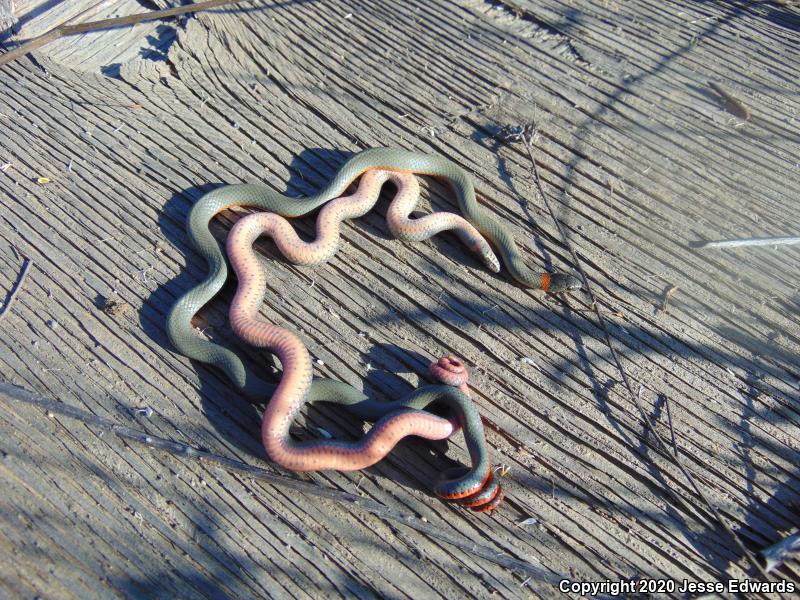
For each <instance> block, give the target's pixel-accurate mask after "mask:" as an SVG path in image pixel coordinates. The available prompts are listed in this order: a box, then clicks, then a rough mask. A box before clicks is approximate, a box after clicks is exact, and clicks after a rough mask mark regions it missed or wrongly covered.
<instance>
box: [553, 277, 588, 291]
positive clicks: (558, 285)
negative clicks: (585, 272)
mask: <svg viewBox="0 0 800 600" xmlns="http://www.w3.org/2000/svg"><path fill="white" fill-rule="evenodd" d="M582 287H583V284H582V283H581V280H580V279H578V278H577V277H575V275H570V274H569V273H552V274H551V275H550V284H549V285H548V286H547V291H548V292H550V293H551V294H558V293H560V292H569V291H572V290H579V289H581V288H582Z"/></svg>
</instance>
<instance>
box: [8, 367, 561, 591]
mask: <svg viewBox="0 0 800 600" xmlns="http://www.w3.org/2000/svg"><path fill="white" fill-rule="evenodd" d="M0 399H3V400H8V399H12V400H16V401H18V402H24V403H26V404H30V405H33V406H38V407H39V408H41V409H43V410H45V411H46V412H48V413H50V414H59V415H63V416H65V417H69V418H71V419H77V420H79V421H81V422H82V423H83V424H85V425H90V426H93V427H99V428H101V429H102V430H104V431H110V432H112V433H114V434H116V435H118V436H119V437H121V438H124V439H126V440H131V441H134V442H138V443H141V444H144V445H145V446H148V447H150V448H154V449H157V450H164V451H166V452H169V453H170V454H174V455H176V456H183V457H186V458H190V459H194V460H196V461H198V462H203V463H213V464H216V465H218V466H220V467H222V468H223V469H225V470H226V471H229V472H233V473H240V474H242V475H245V476H247V477H249V478H252V479H257V480H259V481H264V482H267V483H269V484H272V485H275V486H281V487H283V488H288V489H292V490H295V491H297V492H300V493H303V494H307V495H309V496H316V497H318V498H325V499H327V500H332V501H333V502H337V503H339V504H342V505H344V506H347V507H350V508H352V509H355V510H361V511H365V512H368V513H372V514H374V515H375V516H377V517H379V518H381V519H387V520H390V521H394V522H396V523H400V524H402V525H405V526H407V527H410V528H411V529H415V530H416V531H419V532H420V533H422V534H424V535H427V536H429V537H432V538H436V539H438V540H441V541H443V542H446V543H448V544H451V545H452V546H455V547H456V548H459V549H460V550H463V551H464V552H468V553H470V554H474V555H475V556H479V557H480V558H483V559H486V560H489V561H491V562H494V563H496V564H498V565H501V566H503V567H505V568H507V569H511V570H515V571H519V572H520V573H524V574H525V575H530V576H533V577H536V578H538V579H540V580H542V581H545V582H547V583H550V584H556V583H557V582H558V581H559V577H558V576H557V575H554V574H552V573H548V572H546V571H545V570H544V569H540V568H538V567H536V566H534V565H532V564H530V563H529V562H526V561H523V560H519V559H516V558H513V557H511V556H510V555H508V554H506V553H504V552H500V553H498V552H497V550H496V549H494V548H492V547H490V546H486V545H482V544H478V543H473V542H471V541H470V540H468V539H465V538H463V537H460V536H457V535H453V534H451V533H449V532H448V531H445V530H443V529H440V528H439V527H436V526H435V525H431V524H429V523H427V522H425V521H423V520H422V519H419V518H417V517H415V516H414V515H413V514H411V513H408V512H404V511H402V510H398V509H396V508H392V507H390V506H386V505H385V504H381V503H380V502H376V501H375V500H370V499H369V498H363V497H361V496H358V495H356V494H351V493H348V492H343V491H340V490H335V489H332V488H326V487H322V486H319V485H316V484H313V483H308V482H305V481H300V480H298V479H292V478H289V477H284V476H281V475H275V474H274V473H271V472H270V471H268V470H266V469H262V468H260V467H255V466H252V465H248V464H247V463H244V462H241V461H238V460H235V459H232V458H227V457H225V456H220V455H219V454H213V453H211V452H206V451H205V450H200V449H198V448H196V447H194V446H190V445H188V444H182V443H179V442H175V441H173V440H170V439H167V438H162V437H158V436H154V435H149V434H147V433H145V432H144V431H139V430H137V429H132V428H130V427H125V426H124V425H119V424H118V423H115V422H114V421H112V420H111V419H106V418H105V417H100V416H98V415H93V414H91V413H89V412H86V411H84V410H81V409H79V408H75V407H73V406H69V405H68V404H65V403H64V402H58V401H55V400H50V399H47V398H41V397H39V396H36V395H34V394H32V393H31V392H28V391H27V390H25V389H23V388H20V387H17V386H14V385H10V384H8V383H3V382H0Z"/></svg>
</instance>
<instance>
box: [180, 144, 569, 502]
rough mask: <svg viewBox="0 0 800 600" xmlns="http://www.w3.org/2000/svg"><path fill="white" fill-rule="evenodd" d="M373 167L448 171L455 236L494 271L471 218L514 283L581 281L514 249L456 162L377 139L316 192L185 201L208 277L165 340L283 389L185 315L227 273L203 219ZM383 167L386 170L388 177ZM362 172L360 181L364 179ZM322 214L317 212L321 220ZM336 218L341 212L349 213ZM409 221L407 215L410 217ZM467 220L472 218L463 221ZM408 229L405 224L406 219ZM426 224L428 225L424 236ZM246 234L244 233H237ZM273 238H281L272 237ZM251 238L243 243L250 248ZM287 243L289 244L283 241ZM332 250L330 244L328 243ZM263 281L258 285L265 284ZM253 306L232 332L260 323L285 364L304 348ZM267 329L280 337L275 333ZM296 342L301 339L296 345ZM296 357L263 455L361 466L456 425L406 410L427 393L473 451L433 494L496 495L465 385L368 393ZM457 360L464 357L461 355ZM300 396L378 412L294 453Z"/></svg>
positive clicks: (264, 391) (340, 182) (330, 193)
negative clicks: (347, 439) (382, 398)
mask: <svg viewBox="0 0 800 600" xmlns="http://www.w3.org/2000/svg"><path fill="white" fill-rule="evenodd" d="M372 170H380V171H388V172H399V173H416V174H423V175H431V176H434V177H440V178H444V179H446V180H448V181H449V182H450V184H451V185H452V187H453V188H454V190H455V191H456V194H457V197H458V201H459V205H460V207H461V210H462V212H463V214H464V216H465V217H466V219H467V221H469V223H467V227H465V228H464V229H461V230H459V231H463V232H465V233H460V234H459V235H460V236H461V237H462V240H463V241H465V242H466V243H467V244H468V246H470V247H471V248H472V249H474V250H476V251H477V252H478V253H479V254H480V255H481V257H482V259H483V260H484V262H486V264H487V265H488V266H489V267H490V268H492V269H493V270H496V267H497V264H496V259H494V262H493V260H492V259H493V257H494V255H493V253H492V252H491V249H489V247H488V246H486V245H485V242H483V243H481V242H482V241H483V240H482V239H481V236H480V235H477V236H475V235H474V234H473V233H472V232H471V231H470V228H471V227H472V231H474V232H475V233H477V232H480V234H482V235H483V237H485V238H486V239H488V240H489V241H490V242H491V243H492V245H493V246H494V247H495V248H496V249H497V251H498V252H499V254H500V256H501V258H502V261H503V264H504V265H505V266H506V268H508V270H509V272H510V273H511V275H512V276H513V277H514V279H516V280H517V281H518V282H519V283H521V284H522V285H525V286H527V287H531V288H537V289H544V290H550V291H564V290H567V289H576V288H578V287H580V284H579V282H578V280H577V279H576V278H574V277H573V276H571V275H566V274H552V275H550V274H548V273H542V272H538V273H537V272H534V271H531V270H530V269H528V267H526V266H525V265H524V264H523V262H522V258H521V255H520V253H519V250H518V249H517V247H516V245H515V244H514V241H513V238H512V237H511V236H510V234H508V232H507V231H506V230H505V229H503V228H502V227H501V226H500V225H499V224H498V223H497V222H496V221H494V220H493V219H492V218H491V217H490V216H489V215H488V214H487V213H486V212H485V211H484V210H483V209H481V208H480V206H479V205H478V204H477V201H476V199H475V192H474V188H473V187H472V183H471V181H470V179H469V176H468V175H467V174H466V172H465V171H464V170H463V169H461V168H460V167H458V166H457V165H455V164H454V163H452V162H450V161H449V160H447V159H444V158H442V157H438V156H432V155H426V154H421V153H416V152H408V151H404V150H397V149H388V148H375V149H370V150H365V151H363V152H360V153H358V154H356V155H355V156H353V157H352V158H351V159H350V160H348V161H347V162H346V163H345V164H344V165H343V166H342V167H341V168H340V169H339V171H338V172H337V174H336V175H335V177H334V178H333V180H332V181H331V182H330V183H329V184H328V185H327V186H326V187H325V188H324V189H323V190H322V191H320V192H319V193H317V194H315V195H314V196H310V197H307V198H302V199H298V198H288V197H286V196H283V195H281V194H278V193H276V192H274V191H272V190H270V189H269V188H267V187H265V186H261V185H251V184H239V185H228V186H224V187H221V188H218V189H216V190H213V191H211V192H209V193H207V194H205V195H204V196H203V197H202V198H201V199H200V200H199V201H198V202H197V203H196V204H195V205H194V206H193V208H192V210H191V212H190V214H189V219H188V224H187V230H188V233H189V238H190V240H191V242H192V244H193V245H194V247H195V248H196V249H197V251H198V252H200V253H201V254H202V255H203V256H204V258H205V259H206V261H207V262H208V265H209V272H208V276H207V277H206V279H205V280H204V281H202V282H201V283H200V284H199V285H197V286H196V287H194V288H193V289H191V290H189V291H188V292H186V293H185V294H184V295H183V296H182V297H181V298H179V299H178V301H177V302H176V303H175V304H174V305H173V307H172V309H171V310H170V312H169V315H168V317H167V331H168V335H169V337H170V340H171V341H172V343H173V345H174V346H175V347H176V348H177V349H178V350H179V351H180V352H181V353H182V354H184V355H186V356H188V357H190V358H193V359H195V360H200V361H202V362H206V363H209V364H213V365H215V366H217V367H218V368H220V369H222V370H223V371H225V373H226V374H227V375H228V376H229V377H230V379H231V381H232V382H233V383H234V385H235V386H236V387H237V388H238V389H239V390H241V391H242V392H243V393H245V394H246V395H248V396H250V397H253V398H256V399H262V400H266V399H268V398H271V397H272V396H273V394H276V393H277V392H281V393H282V390H281V386H284V379H283V378H282V380H281V382H280V384H279V385H278V386H276V385H275V384H272V383H269V382H266V381H264V380H262V379H261V378H259V377H258V376H256V375H255V374H254V373H252V371H251V370H249V369H248V368H246V367H245V365H244V363H243V362H242V360H241V359H240V358H239V356H237V355H236V354H235V353H234V352H232V351H230V350H228V349H226V348H223V347H222V346H219V345H218V344H215V343H213V342H210V341H207V340H203V339H201V338H200V337H198V336H197V335H196V334H195V333H194V331H193V328H192V324H191V320H192V317H193V316H194V314H195V313H197V311H198V310H199V309H200V308H201V307H202V306H203V305H205V304H206V303H207V302H208V301H209V300H211V298H212V297H213V296H214V295H215V294H216V293H217V292H218V291H219V290H220V289H221V288H222V286H223V285H224V283H225V280H226V278H227V268H226V263H225V257H224V255H223V254H222V251H221V249H220V247H219V244H218V243H217V241H216V240H215V239H214V237H213V236H212V234H211V232H210V230H209V223H210V221H211V219H212V218H213V217H214V216H215V215H216V214H218V213H219V212H221V211H222V210H224V209H226V208H230V207H232V206H249V207H254V208H259V209H261V210H264V211H268V212H270V213H275V214H274V215H273V216H272V217H270V218H276V217H277V215H281V216H286V217H293V216H301V215H304V214H307V213H309V212H311V211H313V210H314V209H316V208H318V207H320V206H321V205H323V204H325V203H326V202H328V201H330V200H332V199H334V198H338V197H339V196H341V194H342V193H343V192H344V191H345V190H346V189H347V187H348V186H349V185H350V183H351V182H352V181H354V180H355V179H356V178H358V177H360V176H361V175H364V174H365V173H366V172H367V171H372ZM390 176H391V173H390V174H389V175H388V176H386V177H387V178H388V177H390ZM381 177H383V175H382V176H381ZM363 179H365V180H366V179H367V178H366V177H365V178H363ZM379 187H380V186H379V185H378V188H379ZM373 203H374V202H373ZM391 210H392V208H390V212H391ZM410 210H411V209H409V211H410ZM401 212H402V211H401ZM406 215H407V213H406ZM323 216H324V215H320V219H322V217H323ZM390 216H391V215H390ZM451 216H452V215H451ZM255 218H262V219H263V218H264V217H261V216H260V215H258V214H256V215H252V216H251V217H246V218H245V219H242V220H241V221H240V222H239V223H242V222H243V221H246V220H247V219H255ZM278 218H279V217H278ZM344 218H349V216H345V217H344ZM457 218H458V217H457ZM339 220H341V219H339ZM462 220H463V219H462ZM252 223H255V221H252ZM276 223H277V221H276ZM411 223H412V224H413V221H411ZM470 223H471V226H470V225H469V224H470ZM238 225H239V224H237V226H238ZM273 225H275V223H273ZM473 226H474V227H473ZM240 227H241V231H245V230H246V229H247V225H246V224H242V225H241V226H240ZM277 227H280V225H277ZM446 228H449V227H446ZM401 229H402V227H401ZM411 229H412V230H413V227H412V228H411ZM440 230H441V229H440ZM254 232H255V229H251V231H250V235H251V238H252V236H253V234H254ZM423 233H428V232H423ZM433 233H436V231H433ZM433 233H430V235H432V234H433ZM232 234H233V231H232ZM257 235H258V233H255V236H256V237H257ZM409 235H410V237H411V239H423V238H420V237H416V238H414V236H413V233H412V234H409ZM245 237H247V236H246V235H245ZM229 239H230V238H229ZM252 239H254V238H252ZM252 239H250V240H249V242H250V244H252ZM279 239H285V238H283V237H280V238H279ZM298 241H299V240H298ZM318 241H319V240H318ZM230 243H233V242H229V244H230ZM301 243H302V242H301ZM250 244H246V245H247V247H248V248H249V245H250ZM291 245H292V244H288V246H291ZM242 248H244V246H242ZM283 249H284V248H282V250H283ZM288 250H289V252H290V254H291V248H290V247H288ZM333 251H334V252H335V244H334V246H333ZM328 252H330V250H328ZM326 258H327V256H325V257H323V258H322V260H325V259H326ZM318 259H319V256H315V257H314V260H312V261H311V262H312V263H313V262H314V261H317V262H318ZM255 271H260V269H254V270H253V272H254V273H255ZM238 275H239V277H240V289H239V290H237V296H239V295H240V292H241V291H242V279H243V273H238ZM256 277H257V276H256ZM245 287H246V286H245ZM257 287H258V286H255V287H253V286H251V291H250V295H251V296H257V297H258V300H259V301H260V300H261V299H262V298H263V292H261V294H259V293H253V291H252V290H253V289H256V288H257ZM261 289H262V290H263V285H262V286H261ZM234 304H236V303H234ZM252 306H255V304H253V303H252V301H251V303H250V308H248V309H246V310H245V311H241V310H240V312H239V313H238V314H237V315H234V314H233V311H232V317H233V319H232V324H233V326H234V328H235V329H237V328H238V329H239V331H238V333H240V334H241V333H245V339H248V337H247V329H248V327H249V328H250V333H251V334H252V333H253V332H254V331H256V332H257V333H258V330H261V332H260V333H263V334H264V335H263V336H259V335H255V336H251V338H250V341H257V343H259V345H262V346H268V347H271V348H272V347H274V345H275V344H277V345H280V344H282V343H283V344H285V350H286V352H288V354H286V353H284V354H283V355H280V354H279V358H280V360H281V362H282V363H283V364H284V368H285V367H286V361H290V362H291V359H292V358H295V357H296V356H297V354H298V352H300V350H299V348H300V347H302V350H303V351H305V348H304V347H303V346H302V343H301V342H299V340H297V338H294V340H292V339H290V337H287V334H288V336H292V334H291V333H290V332H288V331H286V330H283V329H280V328H274V329H277V330H279V331H277V332H276V331H274V330H273V331H265V330H264V327H274V326H270V325H268V324H265V323H260V322H257V321H255V320H254V318H253V317H254V309H253V308H252ZM243 325H244V326H243ZM270 336H272V337H270ZM275 336H278V338H280V339H277V338H275ZM292 337H294V336H292ZM295 340H296V341H295ZM296 344H299V346H297V345H296ZM306 355H307V351H306ZM443 360H444V359H443ZM300 364H301V368H300V369H299V370H298V371H297V377H298V378H299V379H298V380H297V381H293V382H291V384H292V387H291V389H292V390H294V391H293V392H292V393H290V394H289V395H288V396H286V395H285V394H284V395H283V396H281V397H283V398H284V402H282V403H281V402H274V400H275V399H273V402H270V403H269V405H268V408H267V413H266V415H265V421H264V423H265V431H264V432H262V433H263V434H264V441H265V446H266V448H267V451H268V453H269V454H270V456H271V457H273V458H274V456H273V453H277V454H279V455H280V454H281V452H285V451H287V450H288V451H289V452H288V454H289V456H286V455H285V454H284V458H285V459H286V460H284V461H283V462H282V464H284V465H285V466H287V467H288V468H292V469H296V470H313V469H324V468H330V467H331V466H333V467H337V468H342V465H343V464H345V463H347V464H349V465H350V466H351V468H362V467H363V466H366V465H365V464H364V463H365V462H368V461H370V460H371V461H372V462H375V461H374V460H373V459H375V458H376V457H378V458H380V456H383V455H385V454H386V452H388V451H389V450H390V449H391V446H392V445H393V444H394V442H396V441H397V439H399V437H403V436H404V435H407V434H410V433H413V434H417V435H423V436H425V437H428V438H429V439H442V438H446V437H448V436H449V435H450V434H451V433H452V432H453V431H454V430H455V427H456V423H455V422H453V421H450V420H448V419H443V418H440V417H436V416H435V415H433V414H431V413H427V412H424V413H423V412H420V411H419V410H414V409H421V408H425V407H426V406H428V405H429V404H431V403H433V402H436V403H438V404H442V403H443V404H445V405H446V406H447V407H448V408H449V409H450V414H453V415H455V417H456V418H457V420H458V425H461V427H462V428H463V429H464V434H465V438H466V441H467V447H468V449H469V452H470V457H471V459H472V468H471V469H469V470H467V472H466V474H465V473H463V472H453V473H451V474H450V475H452V477H451V478H450V479H446V480H444V481H441V482H440V483H439V484H437V487H436V493H437V494H438V495H440V496H442V497H445V498H450V499H460V500H461V501H462V502H463V503H464V504H465V505H467V506H470V507H472V508H473V509H474V510H492V509H493V508H495V507H496V506H497V505H498V504H499V502H500V501H501V500H502V492H501V491H500V489H499V488H500V486H499V485H498V484H497V482H496V481H494V480H493V478H492V474H491V467H490V464H489V461H488V456H487V452H486V445H485V440H484V438H483V428H482V425H481V421H480V417H479V416H478V414H477V412H476V411H475V409H474V405H473V404H472V402H471V401H470V399H469V397H468V396H467V395H466V394H465V393H464V390H465V389H466V388H465V387H464V388H462V389H458V388H457V387H454V386H453V385H434V386H426V387H424V388H420V389H418V390H416V391H415V392H413V393H412V394H410V395H409V396H408V397H406V398H404V399H402V400H400V401H395V402H388V403H384V402H376V401H373V400H370V399H369V398H367V397H366V396H365V395H364V394H363V393H362V392H359V391H358V390H356V389H354V388H352V387H351V386H349V385H347V384H345V383H342V382H336V381H333V380H329V379H314V380H313V382H312V381H311V373H310V361H308V363H307V365H306V364H305V363H303V362H302V361H301V363H300ZM451 366H452V365H451ZM459 366H463V365H461V364H460V363H459ZM440 380H441V379H440ZM288 384H289V382H288V380H287V385H286V386H284V390H283V391H285V390H286V389H287V388H288ZM300 388H302V393H301V394H300V396H299V397H298V394H297V389H300ZM292 394H293V395H292ZM278 400H280V398H278ZM303 400H305V401H320V400H322V401H329V402H337V403H340V404H343V405H345V406H347V407H348V410H350V411H351V412H353V413H354V414H356V415H358V416H360V417H362V418H365V419H370V420H375V419H379V420H378V422H377V423H376V424H375V426H373V428H372V430H370V433H369V435H368V436H367V437H366V438H365V440H362V442H361V443H358V444H350V445H349V446H348V445H347V444H344V443H341V442H335V443H332V442H326V443H327V444H329V445H328V446H327V447H322V449H321V450H320V449H319V448H320V446H319V445H318V444H317V445H316V447H317V449H312V450H310V451H309V450H308V449H303V450H300V451H299V452H297V451H294V453H293V450H292V448H291V447H290V444H287V439H288V436H287V435H286V434H288V426H289V423H290V421H291V416H293V415H294V414H296V412H297V410H299V407H300V405H301V404H302V402H303ZM270 411H272V412H270ZM393 413H394V414H393ZM276 415H278V419H279V420H280V421H281V426H280V427H279V428H278V429H274V427H273V431H272V432H270V431H269V428H270V426H268V425H267V424H268V423H273V424H274V422H275V419H274V417H275V416H276ZM271 417H272V418H271ZM398 436H399V437H398ZM376 439H377V440H380V443H379V444H378V445H377V446H373V447H369V444H370V443H371V442H370V440H376ZM381 444H382V445H381ZM270 449H272V451H270ZM295 450H296V449H295ZM310 455H313V458H311V459H310V460H306V459H308V458H309V456H310ZM334 455H336V456H338V458H337V459H336V460H333V459H332V458H331V457H332V456H334ZM345 455H347V457H345ZM314 461H316V462H314ZM326 461H327V462H326ZM279 462H280V461H279ZM312 463H313V464H312ZM369 464H372V463H369Z"/></svg>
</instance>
